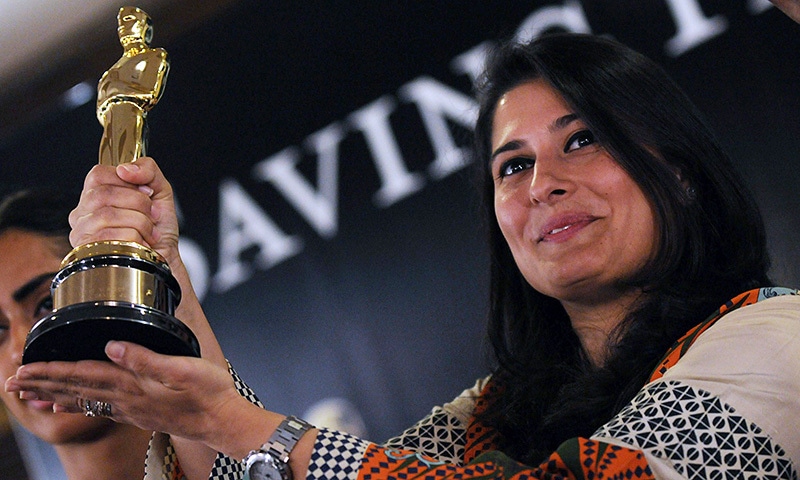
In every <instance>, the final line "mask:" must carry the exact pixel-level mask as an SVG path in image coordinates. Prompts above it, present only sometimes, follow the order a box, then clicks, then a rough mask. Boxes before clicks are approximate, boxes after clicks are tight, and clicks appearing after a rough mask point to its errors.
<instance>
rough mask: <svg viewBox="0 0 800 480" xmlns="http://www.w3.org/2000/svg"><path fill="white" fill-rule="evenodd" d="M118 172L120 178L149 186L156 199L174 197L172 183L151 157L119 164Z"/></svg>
mask: <svg viewBox="0 0 800 480" xmlns="http://www.w3.org/2000/svg"><path fill="white" fill-rule="evenodd" d="M116 174H117V175H118V176H119V178H120V179H122V180H125V181H127V182H130V183H132V184H136V185H142V186H146V187H148V189H149V190H150V196H151V197H153V199H154V200H163V199H169V200H171V199H172V185H170V183H169V181H167V179H166V177H165V176H164V173H163V172H162V171H161V169H160V168H159V167H158V164H156V162H155V160H153V159H152V158H150V157H141V158H137V159H136V160H135V161H133V162H130V163H123V164H121V165H119V166H117V170H116Z"/></svg>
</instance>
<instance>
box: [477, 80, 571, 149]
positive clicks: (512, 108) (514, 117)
mask: <svg viewBox="0 0 800 480" xmlns="http://www.w3.org/2000/svg"><path fill="white" fill-rule="evenodd" d="M571 112H572V109H571V108H570V107H569V105H568V104H567V102H566V101H565V100H564V98H563V97H562V96H561V94H560V93H559V92H558V91H557V90H556V89H555V88H553V87H552V86H550V84H548V83H547V82H545V81H544V80H541V79H537V80H530V81H527V82H524V83H521V84H519V85H517V86H516V87H514V88H512V89H511V90H509V91H508V92H506V93H505V94H503V95H502V96H501V97H500V99H499V100H498V101H497V105H496V108H495V113H494V118H493V119H492V120H493V121H492V146H493V147H494V148H496V147H497V146H498V145H499V144H501V143H505V141H508V140H509V139H511V137H513V136H515V135H516V134H519V133H521V132H522V131H526V132H530V131H535V132H536V131H538V132H541V133H547V132H548V131H549V129H550V128H552V125H553V122H554V121H555V120H556V119H558V118H560V117H563V116H564V115H566V114H568V113H571Z"/></svg>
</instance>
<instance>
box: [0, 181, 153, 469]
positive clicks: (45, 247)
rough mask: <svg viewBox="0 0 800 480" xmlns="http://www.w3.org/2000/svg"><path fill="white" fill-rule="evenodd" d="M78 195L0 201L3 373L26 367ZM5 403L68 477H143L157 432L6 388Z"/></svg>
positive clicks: (25, 194) (29, 193)
mask: <svg viewBox="0 0 800 480" xmlns="http://www.w3.org/2000/svg"><path fill="white" fill-rule="evenodd" d="M73 202H74V199H73V198H71V197H67V196H66V195H63V194H58V193H56V192H52V191H46V190H25V191H20V192H16V193H14V194H10V195H8V196H7V197H5V199H4V200H3V202H2V203H0V370H2V372H3V373H4V374H5V376H8V375H12V374H13V373H14V372H15V371H16V370H17V368H19V366H20V365H21V360H22V350H23V347H24V346H25V338H26V336H27V334H28V331H30V329H31V327H32V326H33V324H34V323H35V322H36V321H37V320H39V319H40V318H42V317H44V316H46V315H49V314H50V313H51V311H52V309H53V303H52V299H51V297H50V282H51V281H52V279H53V276H54V275H55V273H56V272H57V271H58V269H59V266H60V264H61V259H62V258H64V256H65V255H66V254H67V252H69V250H70V245H69V239H68V238H67V237H68V235H69V230H70V229H69V223H68V222H67V216H68V215H69V211H70V209H71V205H72V204H73ZM2 402H3V405H5V407H6V409H7V410H8V411H9V412H10V413H11V415H13V417H14V418H15V419H16V420H17V422H19V424H20V425H22V426H23V427H24V428H25V429H27V430H28V431H30V432H31V433H32V434H34V435H36V436H37V437H39V438H41V439H42V440H44V441H45V442H47V443H49V444H51V445H53V448H54V450H55V452H56V454H57V455H58V459H59V461H60V462H61V465H62V466H63V468H64V472H65V474H66V476H67V478H68V479H69V480H79V479H87V480H89V479H92V480H97V479H109V480H111V479H120V478H131V479H132V478H141V477H142V475H143V474H144V455H145V453H146V452H147V445H148V442H149V440H150V436H151V432H150V431H143V430H140V429H138V428H136V427H134V426H131V425H125V424H122V423H115V422H113V421H111V420H109V419H107V418H87V417H84V416H78V415H68V414H64V413H54V412H53V404H52V402H47V401H36V400H31V401H29V400H23V399H20V398H19V395H15V394H11V393H5V394H4V395H3V396H2Z"/></svg>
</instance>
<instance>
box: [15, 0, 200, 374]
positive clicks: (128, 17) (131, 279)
mask: <svg viewBox="0 0 800 480" xmlns="http://www.w3.org/2000/svg"><path fill="white" fill-rule="evenodd" d="M117 23H118V25H119V27H118V28H117V31H118V33H119V41H120V43H121V44H122V48H123V54H122V57H121V58H120V59H119V60H118V61H117V62H116V63H115V64H114V65H113V66H112V67H111V68H109V69H108V71H106V72H105V73H104V74H103V76H102V77H101V78H100V82H99V83H98V86H97V119H98V120H99V121H100V124H101V125H103V137H102V139H101V140H100V152H99V163H100V164H101V165H112V166H115V165H119V164H121V163H127V162H132V161H134V160H136V159H137V158H139V157H141V156H143V155H145V147H146V133H147V132H146V127H147V125H146V123H145V120H146V116H147V112H148V111H150V109H151V108H153V106H154V105H155V104H156V103H157V102H158V100H159V99H160V98H161V95H162V94H163V92H164V84H165V83H166V80H167V73H168V72H169V61H168V59H167V52H166V51H165V50H164V49H163V48H150V40H151V37H152V32H153V30H152V22H151V20H150V17H149V16H148V15H147V14H146V13H145V12H143V11H142V10H140V9H138V8H136V7H122V8H121V9H120V11H119V14H118V15H117ZM51 292H52V295H53V313H52V314H51V315H49V316H47V317H45V318H43V319H41V320H39V321H38V322H37V323H36V324H35V325H34V326H33V328H32V329H31V331H30V332H29V333H28V337H27V340H26V342H25V350H24V352H23V357H22V363H32V362H38V361H52V360H66V361H77V360H107V357H106V355H105V353H104V348H105V344H106V343H107V342H108V341H109V340H125V341H129V342H134V343H138V344H140V345H143V346H145V347H147V348H150V349H151V350H154V351H156V352H159V353H163V354H170V355H184V356H195V357H199V356H200V346H199V344H198V342H197V338H196V337H195V335H194V333H192V331H191V330H190V329H189V328H188V327H187V326H186V325H184V324H183V323H182V322H181V321H180V320H178V319H177V318H175V317H174V313H175V308H176V307H177V306H178V304H179V303H180V297H181V292H180V286H179V285H178V281H177V280H175V278H174V277H173V276H172V273H171V271H170V269H169V265H167V262H166V261H165V260H164V258H163V257H162V256H161V255H160V254H159V253H158V252H156V251H155V250H153V249H151V248H148V247H146V246H144V245H141V244H138V243H135V242H121V241H119V242H118V241H103V242H95V243H88V244H85V245H80V246H78V247H76V248H74V249H73V250H72V251H71V252H70V253H69V254H68V255H67V256H66V257H65V258H64V260H63V261H62V262H61V270H59V272H58V274H57V275H56V277H55V278H54V279H53V283H52V286H51Z"/></svg>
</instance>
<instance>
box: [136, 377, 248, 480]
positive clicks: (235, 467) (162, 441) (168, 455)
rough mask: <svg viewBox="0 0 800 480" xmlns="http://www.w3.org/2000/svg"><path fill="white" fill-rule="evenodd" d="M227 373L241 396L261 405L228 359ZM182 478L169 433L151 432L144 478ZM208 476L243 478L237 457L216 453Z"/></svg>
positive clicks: (224, 479)
mask: <svg viewBox="0 0 800 480" xmlns="http://www.w3.org/2000/svg"><path fill="white" fill-rule="evenodd" d="M228 373H230V375H231V377H232V378H233V383H234V385H235V386H236V390H237V391H238V392H239V394H240V395H241V396H243V397H244V398H246V399H248V400H249V401H250V402H251V403H254V404H256V405H258V406H259V407H262V408H263V407H264V405H262V404H261V401H260V400H259V399H258V396H256V394H255V392H254V391H253V389H251V388H250V386H249V385H247V384H246V383H245V382H244V381H243V380H242V379H241V378H240V377H239V374H238V373H236V370H234V369H233V367H232V366H231V364H230V363H228ZM185 478H186V477H185V475H184V474H183V471H182V470H181V468H180V464H179V462H178V457H177V455H176V454H175V449H174V448H173V447H172V442H170V440H169V435H167V434H164V433H160V432H154V433H153V436H152V437H151V439H150V445H149V446H148V448H147V457H146V459H145V475H144V480H184V479H185ZM208 478H209V480H240V479H242V478H244V468H243V467H242V463H241V461H240V460H239V459H235V458H231V457H228V456H226V455H223V454H221V453H219V454H217V459H216V461H215V462H214V466H213V467H212V469H211V474H210V475H209V477H208Z"/></svg>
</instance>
